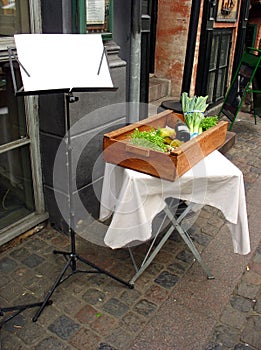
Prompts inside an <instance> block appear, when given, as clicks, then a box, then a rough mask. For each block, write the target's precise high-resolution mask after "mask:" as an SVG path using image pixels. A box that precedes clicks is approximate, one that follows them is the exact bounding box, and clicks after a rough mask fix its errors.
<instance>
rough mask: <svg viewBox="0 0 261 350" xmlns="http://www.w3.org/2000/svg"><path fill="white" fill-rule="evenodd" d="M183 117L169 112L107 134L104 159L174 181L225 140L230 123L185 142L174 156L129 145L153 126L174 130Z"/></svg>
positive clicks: (176, 150)
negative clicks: (136, 132)
mask: <svg viewBox="0 0 261 350" xmlns="http://www.w3.org/2000/svg"><path fill="white" fill-rule="evenodd" d="M182 118H183V115H180V114H177V113H174V112H172V111H170V110H166V111H164V112H162V113H159V114H157V115H155V116H153V117H149V118H147V119H144V120H142V121H139V122H137V123H134V124H131V125H128V126H125V127H123V128H120V129H117V130H115V131H111V132H109V133H106V134H104V138H103V157H104V160H105V161H106V162H108V163H113V164H117V165H120V166H122V167H125V168H129V169H133V170H137V171H140V172H143V173H145V174H149V175H152V176H156V177H160V178H162V179H166V180H170V181H174V180H175V179H177V178H178V177H180V176H182V175H183V174H184V173H185V172H186V171H188V170H189V169H190V168H192V167H193V166H194V165H195V164H197V163H198V162H199V161H200V160H201V159H203V158H204V157H206V156H207V155H208V154H209V153H211V152H213V151H214V150H215V149H217V148H219V147H220V146H221V145H222V144H223V143H224V141H225V138H226V133H227V127H228V122H227V121H221V122H219V123H218V125H217V126H214V127H212V128H210V129H208V130H207V131H204V132H203V133H202V134H200V135H198V136H197V137H195V138H193V139H191V140H189V141H187V142H185V143H184V144H182V145H181V146H180V147H178V148H176V149H175V150H174V152H172V153H171V154H167V153H163V152H159V151H155V150H152V149H149V148H144V147H138V146H135V145H132V144H131V143H130V135H131V134H132V132H133V131H134V130H135V128H138V129H139V130H140V131H145V130H150V129H151V128H152V127H153V128H155V129H157V128H159V127H160V128H163V127H165V126H169V127H171V128H174V127H175V125H176V123H177V121H178V120H180V119H182Z"/></svg>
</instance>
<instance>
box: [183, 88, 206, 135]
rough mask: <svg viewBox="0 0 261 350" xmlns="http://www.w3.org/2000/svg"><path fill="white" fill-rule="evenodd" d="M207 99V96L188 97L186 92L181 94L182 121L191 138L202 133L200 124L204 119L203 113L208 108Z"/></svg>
mask: <svg viewBox="0 0 261 350" xmlns="http://www.w3.org/2000/svg"><path fill="white" fill-rule="evenodd" d="M207 99H208V96H205V97H203V96H199V97H198V96H193V97H189V96H188V93H187V92H183V93H182V95H181V105H182V111H183V114H184V120H185V123H186V124H187V126H188V128H189V131H190V137H191V138H193V137H195V136H197V135H199V134H201V132H202V127H201V122H202V120H203V119H204V118H205V117H204V113H205V111H206V109H207V106H208V104H207Z"/></svg>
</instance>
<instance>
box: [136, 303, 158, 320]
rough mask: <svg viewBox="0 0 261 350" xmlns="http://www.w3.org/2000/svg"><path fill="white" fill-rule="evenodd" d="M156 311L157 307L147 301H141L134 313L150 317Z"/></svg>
mask: <svg viewBox="0 0 261 350" xmlns="http://www.w3.org/2000/svg"><path fill="white" fill-rule="evenodd" d="M156 309H157V305H155V304H154V303H152V302H150V301H148V300H145V299H142V300H140V301H139V302H138V303H137V304H136V305H135V307H134V308H133V310H134V311H136V312H137V313H138V314H140V315H143V316H148V315H150V314H151V313H153V312H154V311H155V310H156Z"/></svg>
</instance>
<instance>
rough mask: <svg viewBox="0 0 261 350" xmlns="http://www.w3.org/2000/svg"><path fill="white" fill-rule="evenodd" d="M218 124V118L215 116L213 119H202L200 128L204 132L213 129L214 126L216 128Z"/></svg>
mask: <svg viewBox="0 0 261 350" xmlns="http://www.w3.org/2000/svg"><path fill="white" fill-rule="evenodd" d="M217 124H218V117H217V116H213V117H205V118H204V119H202V121H201V123H200V126H201V128H202V130H203V131H205V130H207V129H209V128H211V127H212V126H215V125H217Z"/></svg>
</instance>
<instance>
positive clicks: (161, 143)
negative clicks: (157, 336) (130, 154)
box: [131, 127, 184, 153]
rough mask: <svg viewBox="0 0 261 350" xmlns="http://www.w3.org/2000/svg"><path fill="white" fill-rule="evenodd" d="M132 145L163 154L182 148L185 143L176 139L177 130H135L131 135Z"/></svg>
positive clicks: (166, 128)
mask: <svg viewBox="0 0 261 350" xmlns="http://www.w3.org/2000/svg"><path fill="white" fill-rule="evenodd" d="M131 143H132V144H133V145H135V146H141V147H146V148H150V149H154V150H157V151H161V152H166V153H167V152H171V150H172V149H174V148H177V147H179V146H181V145H182V144H183V143H184V142H183V141H180V140H178V139H177V138H176V131H175V129H172V128H169V127H165V128H158V129H153V128H152V129H151V130H149V131H139V129H135V130H134V132H133V133H132V134H131Z"/></svg>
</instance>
